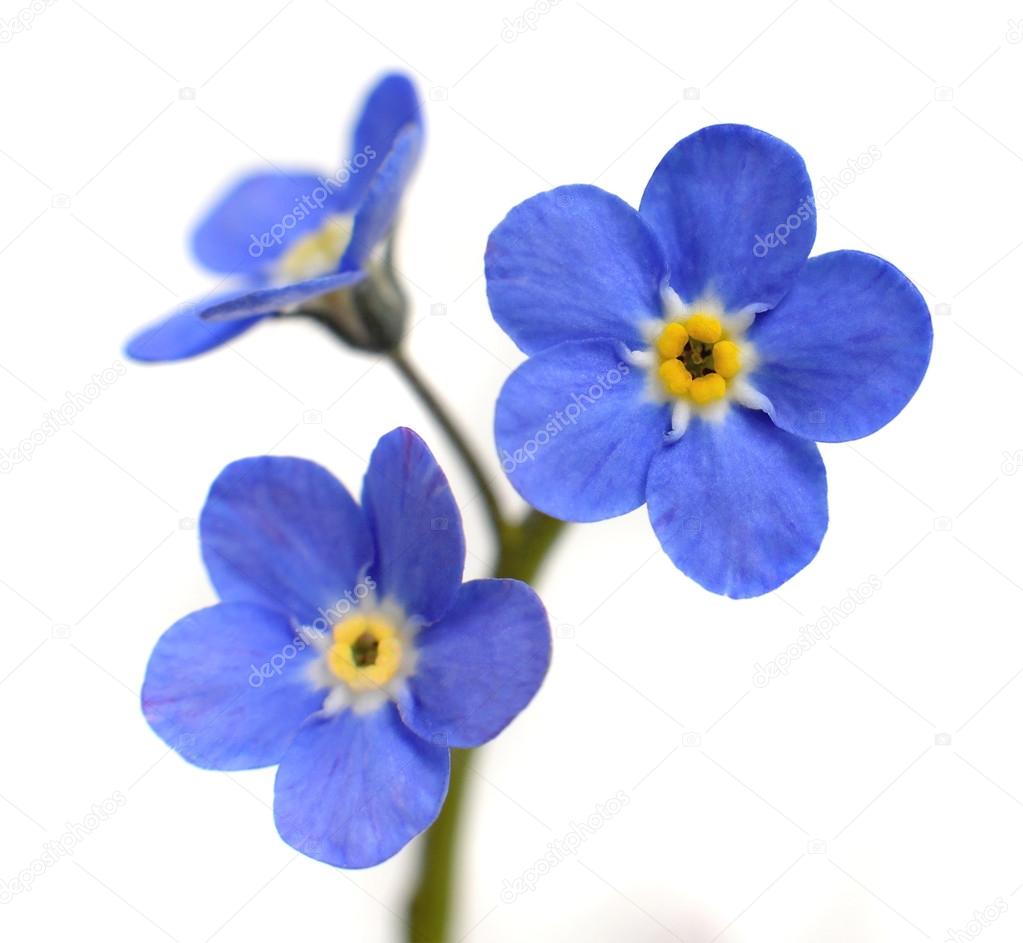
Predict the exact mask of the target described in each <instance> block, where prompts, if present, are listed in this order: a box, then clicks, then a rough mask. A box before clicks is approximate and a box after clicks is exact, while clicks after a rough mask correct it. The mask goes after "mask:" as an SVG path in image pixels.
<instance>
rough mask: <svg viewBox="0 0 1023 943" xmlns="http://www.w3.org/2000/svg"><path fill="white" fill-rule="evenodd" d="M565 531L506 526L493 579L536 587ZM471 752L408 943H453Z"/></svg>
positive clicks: (420, 886) (542, 518)
mask: <svg viewBox="0 0 1023 943" xmlns="http://www.w3.org/2000/svg"><path fill="white" fill-rule="evenodd" d="M564 526H565V522H564V521H559V520H555V519H554V518H553V517H548V516H547V515H546V514H542V513H541V512H540V511H535V510H534V511H530V512H529V513H528V514H527V515H526V517H525V518H524V519H523V520H522V521H521V522H520V523H519V524H517V525H507V524H506V525H504V527H503V532H502V537H501V549H500V555H499V557H498V561H497V565H496V567H495V568H494V576H497V577H503V578H506V579H517V580H522V581H523V582H527V583H529V582H532V581H533V580H535V579H536V577H537V574H538V573H539V572H540V568H541V567H542V565H543V563H544V560H545V559H546V558H547V554H548V552H549V551H550V549H551V547H552V546H553V544H554V541H555V540H556V539H557V537H558V534H560V533H561V531H562V529H563V528H564ZM472 753H473V751H472V750H452V751H451V782H450V785H449V786H448V795H447V799H446V800H445V802H444V808H443V809H441V813H440V816H439V817H438V818H437V821H436V822H434V823H433V825H432V826H431V827H430V830H429V831H428V832H427V833H426V836H425V837H424V839H423V853H422V858H421V860H420V865H419V878H418V882H417V884H416V888H415V891H414V893H413V895H412V901H411V904H410V905H409V913H408V937H407V939H408V940H409V943H448V939H449V934H448V930H449V926H450V922H451V904H452V899H453V890H454V885H455V875H456V873H457V869H456V866H455V860H456V852H457V850H458V849H457V844H458V827H459V823H460V821H461V817H462V813H463V811H464V809H465V796H466V791H467V789H466V787H467V781H468V774H469V772H470V765H469V760H470V757H471V755H472Z"/></svg>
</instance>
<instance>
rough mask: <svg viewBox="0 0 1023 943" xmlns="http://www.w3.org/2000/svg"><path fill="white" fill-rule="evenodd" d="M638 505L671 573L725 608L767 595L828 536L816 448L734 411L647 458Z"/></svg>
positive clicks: (695, 425) (749, 413)
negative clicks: (718, 597) (725, 602)
mask: <svg viewBox="0 0 1023 943" xmlns="http://www.w3.org/2000/svg"><path fill="white" fill-rule="evenodd" d="M647 505H648V510H649V512H650V522H651V523H652V524H653V528H654V531H655V532H656V534H657V539H658V540H659V541H660V542H661V546H662V547H663V548H664V552H665V553H667V554H668V556H669V557H670V558H671V560H672V562H673V563H674V564H675V566H677V567H678V568H679V569H680V570H681V571H682V572H683V573H685V574H686V576H689V577H691V578H692V579H694V580H696V582H697V583H699V584H700V585H701V586H703V587H705V588H706V589H709V590H710V591H711V592H713V593H721V594H722V595H724V596H731V597H733V598H735V599H744V598H746V597H749V596H759V595H761V594H762V593H766V592H769V591H770V590H772V589H775V588H777V587H778V586H780V585H781V584H782V583H784V582H785V581H786V580H787V579H789V577H791V576H793V575H795V574H796V573H798V572H799V571H800V570H801V569H802V568H803V567H804V566H806V564H807V563H809V562H810V561H811V560H812V559H813V558H814V557H815V556H816V555H817V550H818V549H819V548H820V544H821V540H822V539H823V537H824V532H825V531H826V530H827V527H828V485H827V478H826V477H825V474H824V463H823V462H822V461H821V456H820V452H819V451H818V450H817V446H816V445H814V444H813V443H812V442H807V441H806V440H805V439H800V438H797V437H796V436H794V435H790V434H789V433H787V432H783V431H782V430H780V429H778V428H777V427H776V426H775V425H774V424H773V423H772V422H771V420H770V419H769V418H768V417H767V416H766V415H765V414H764V413H761V412H756V411H754V410H750V409H745V408H743V407H741V406H735V407H732V408H730V409H729V410H728V413H727V414H726V415H725V417H724V419H723V420H721V421H720V422H709V421H707V420H703V419H696V420H694V421H693V422H692V423H690V426H689V429H688V431H687V432H686V434H685V435H684V436H683V437H682V438H681V439H680V440H679V441H678V442H676V443H674V444H672V445H669V446H666V447H665V448H663V449H662V450H661V451H660V452H659V453H658V454H657V455H656V456H655V457H654V460H653V462H652V463H651V465H650V477H649V479H648V480H647Z"/></svg>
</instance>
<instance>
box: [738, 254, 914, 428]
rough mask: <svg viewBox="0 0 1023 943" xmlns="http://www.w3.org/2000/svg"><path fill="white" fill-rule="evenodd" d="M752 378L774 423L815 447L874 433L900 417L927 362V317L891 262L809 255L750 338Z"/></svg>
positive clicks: (863, 256)
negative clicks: (814, 443) (755, 359)
mask: <svg viewBox="0 0 1023 943" xmlns="http://www.w3.org/2000/svg"><path fill="white" fill-rule="evenodd" d="M749 337H750V339H751V340H752V341H753V343H754V344H755V347H756V351H757V356H758V361H759V365H758V367H757V369H756V371H755V373H754V374H753V376H752V377H751V381H752V382H753V384H754V385H755V386H756V387H757V389H758V390H760V392H762V393H764V394H765V395H766V396H767V398H768V399H769V400H770V401H771V403H772V405H773V406H774V413H773V418H774V421H775V422H776V423H777V424H778V425H779V426H781V428H782V429H787V430H788V431H789V432H794V433H795V434H796V435H800V436H805V437H806V438H809V439H816V440H817V441H818V442H844V441H847V440H849V439H858V438H860V437H861V436H865V435H869V434H870V433H871V432H876V431H877V430H878V429H880V428H881V427H882V426H883V425H884V424H885V423H887V422H889V421H890V420H891V419H893V418H894V417H895V416H897V415H898V414H899V412H901V411H902V408H903V407H904V406H905V405H906V403H908V402H909V399H910V397H911V396H912V395H913V394H914V393H915V392H916V389H917V387H918V386H919V385H920V381H921V380H922V379H923V377H924V373H925V371H926V370H927V363H928V361H929V360H930V358H931V343H932V340H933V331H932V328H931V316H930V312H929V311H928V309H927V303H926V302H925V301H924V299H923V297H922V296H921V295H920V292H918V291H917V290H916V288H915V287H914V285H913V283H912V282H911V281H910V280H909V279H908V278H906V276H905V275H903V274H902V273H901V272H900V271H899V270H898V269H897V268H895V266H894V265H891V264H889V263H888V262H886V261H885V260H884V259H879V258H878V257H877V256H876V255H868V254H867V253H865V252H853V251H848V250H847V251H843V252H829V253H828V254H827V255H821V256H818V257H817V258H814V259H811V260H810V261H809V262H808V263H807V265H806V268H805V269H804V270H803V272H802V274H801V275H800V276H799V278H798V279H797V280H796V284H795V286H794V287H793V288H792V291H791V292H789V294H787V295H786V296H785V297H784V298H783V299H782V301H781V303H780V304H779V305H778V307H777V308H774V309H773V310H772V311H769V312H767V313H765V314H762V315H760V316H759V317H758V318H757V319H756V321H755V322H754V324H753V327H752V329H751V330H750V334H749Z"/></svg>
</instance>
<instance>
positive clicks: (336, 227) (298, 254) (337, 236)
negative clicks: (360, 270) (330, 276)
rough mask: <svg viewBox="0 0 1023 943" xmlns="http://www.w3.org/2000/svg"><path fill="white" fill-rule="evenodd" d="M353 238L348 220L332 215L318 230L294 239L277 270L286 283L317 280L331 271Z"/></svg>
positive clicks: (344, 217)
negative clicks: (309, 279) (310, 279)
mask: <svg viewBox="0 0 1023 943" xmlns="http://www.w3.org/2000/svg"><path fill="white" fill-rule="evenodd" d="M351 235H352V223H351V219H350V218H349V217H347V216H331V217H330V218H329V219H328V220H327V221H326V222H325V223H324V224H323V225H322V226H321V227H320V228H319V229H315V230H313V231H312V232H311V233H310V234H309V235H307V236H302V237H301V238H299V239H297V240H295V243H294V244H293V245H292V246H291V248H290V249H288V251H287V252H286V253H284V256H283V257H282V258H281V260H280V262H279V263H278V271H279V273H280V275H281V277H282V278H284V279H286V280H288V281H302V280H304V279H307V278H316V277H318V276H320V275H326V274H327V273H328V272H331V271H333V270H334V269H335V268H336V267H337V264H338V262H339V261H340V260H341V255H342V253H343V252H344V251H345V248H346V247H347V245H348V240H349V239H350V238H351Z"/></svg>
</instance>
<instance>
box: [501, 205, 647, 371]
mask: <svg viewBox="0 0 1023 943" xmlns="http://www.w3.org/2000/svg"><path fill="white" fill-rule="evenodd" d="M486 273H487V298H488V299H489V301H490V308H491V310H492V311H493V313H494V320H496V321H497V323H498V324H500V325H501V327H502V328H503V329H504V330H505V332H506V333H507V334H508V335H509V336H510V337H511V339H512V340H513V341H515V343H516V344H518V345H519V347H520V348H521V349H522V350H523V351H525V352H526V353H527V354H534V353H536V352H537V351H540V350H544V349H545V348H547V347H551V346H553V345H554V344H560V343H561V342H562V341H568V340H589V339H590V338H593V337H613V338H616V339H617V340H620V341H622V342H624V343H625V344H627V345H628V346H629V347H631V348H633V349H639V348H640V347H643V346H645V344H644V343H643V339H642V337H641V335H640V332H639V329H638V326H637V325H638V322H639V321H640V320H642V319H644V318H652V317H660V315H661V296H660V287H661V284H662V282H663V281H664V278H665V275H666V268H665V263H664V258H663V255H662V253H661V250H660V247H659V246H658V245H657V241H656V239H655V238H654V236H653V233H651V231H650V229H649V228H648V227H647V225H646V223H645V222H644V221H643V219H642V217H640V215H639V214H638V213H637V212H636V211H635V210H634V209H633V208H632V207H631V206H629V205H628V204H627V203H626V202H625V201H624V200H620V199H619V198H618V197H616V196H613V195H612V194H610V193H605V192H604V191H603V190H601V189H600V188H599V187H592V186H581V185H579V186H568V187H558V188H557V189H556V190H550V191H548V192H547V193H541V194H539V195H538V196H534V197H532V198H530V199H528V200H526V201H525V202H524V203H520V204H519V205H518V206H516V207H515V208H514V209H513V210H512V211H511V212H510V213H509V214H508V215H507V216H506V217H505V218H504V220H502V222H501V223H500V224H499V225H498V227H497V228H496V229H495V230H494V231H493V232H492V233H491V235H490V241H489V242H488V243H487V254H486Z"/></svg>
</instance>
